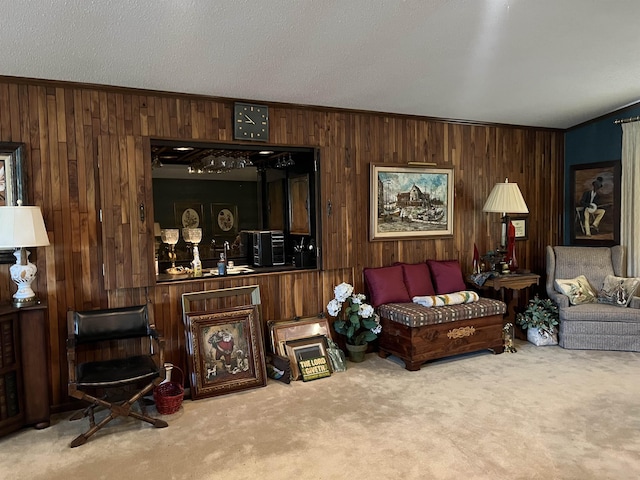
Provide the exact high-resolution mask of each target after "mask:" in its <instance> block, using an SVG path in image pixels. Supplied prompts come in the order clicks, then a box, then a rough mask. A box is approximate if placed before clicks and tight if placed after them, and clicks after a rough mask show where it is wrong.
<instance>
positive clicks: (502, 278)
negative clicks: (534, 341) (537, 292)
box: [474, 273, 540, 338]
mask: <svg viewBox="0 0 640 480" xmlns="http://www.w3.org/2000/svg"><path fill="white" fill-rule="evenodd" d="M539 282H540V275H537V274H535V273H507V274H505V275H497V276H495V277H493V278H488V279H487V280H486V281H485V282H484V284H483V285H482V286H480V285H476V284H474V286H475V287H476V288H479V289H481V290H489V289H493V290H494V291H496V292H500V300H502V301H503V302H504V303H506V304H507V313H506V316H505V318H506V319H507V321H509V322H511V323H513V324H514V326H515V324H516V323H515V321H516V307H518V306H519V303H520V290H523V289H525V288H529V287H531V286H533V285H538V284H539ZM507 290H509V295H507ZM516 332H517V334H518V337H519V338H526V336H524V335H523V334H522V331H521V329H518V328H516Z"/></svg>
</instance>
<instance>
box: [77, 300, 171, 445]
mask: <svg viewBox="0 0 640 480" xmlns="http://www.w3.org/2000/svg"><path fill="white" fill-rule="evenodd" d="M149 313H150V312H149V308H148V307H147V305H138V306H134V307H124V308H113V309H103V310H92V311H84V312H74V311H70V312H69V313H68V315H67V327H68V332H69V334H68V337H67V360H68V364H69V387H68V388H69V395H70V396H72V397H74V398H78V399H80V400H84V401H87V402H89V403H90V405H89V407H87V408H86V409H85V410H84V411H82V412H81V414H80V415H77V414H76V415H74V416H72V417H71V420H76V419H78V418H82V417H85V416H88V417H89V421H90V428H89V430H87V431H86V432H85V433H83V434H81V435H79V436H78V437H76V438H75V439H74V440H73V441H72V442H71V446H72V447H77V446H79V445H82V444H84V443H85V442H86V441H87V440H88V438H89V437H90V436H91V435H93V434H94V433H96V432H97V431H98V430H100V429H101V428H102V427H104V426H105V425H106V424H107V423H109V422H110V421H111V420H113V419H115V418H117V417H126V416H129V417H133V418H137V419H138V420H142V421H144V422H147V423H150V424H151V425H153V426H154V427H156V428H162V427H166V426H168V425H167V422H165V421H164V420H160V419H157V418H153V417H150V416H149V415H147V413H146V409H145V405H144V402H143V401H141V400H142V399H143V397H144V395H146V394H147V393H149V392H150V391H152V390H153V388H154V387H155V386H156V385H158V384H160V382H162V380H164V378H165V376H166V371H165V369H164V340H163V339H162V336H161V335H160V334H159V333H158V332H156V330H155V329H154V328H153V325H152V324H151V322H150V321H149ZM114 342H116V343H117V348H114V346H113V343H114ZM120 352H124V354H122V355H120V356H118V353H120ZM96 357H97V358H106V359H105V360H95V358H96ZM79 358H83V359H85V361H80V360H79ZM124 387H129V388H124ZM115 389H118V391H119V392H118V393H119V395H118V396H113V395H110V390H111V391H113V390H115ZM122 390H124V391H129V390H132V391H133V393H132V394H131V396H130V397H129V398H128V400H127V399H125V400H122ZM111 393H113V392H111ZM127 396H129V395H127ZM116 398H117V399H116ZM136 402H137V403H138V404H139V406H140V412H138V411H136V410H134V409H133V408H132V407H133V405H134V404H135V403H136ZM97 407H104V408H105V409H108V410H109V413H108V415H107V416H106V418H104V419H102V420H101V421H100V422H99V423H97V424H96V422H95V416H94V411H95V409H96V408H97Z"/></svg>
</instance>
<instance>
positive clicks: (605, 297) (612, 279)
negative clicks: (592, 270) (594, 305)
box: [598, 275, 640, 307]
mask: <svg viewBox="0 0 640 480" xmlns="http://www.w3.org/2000/svg"><path fill="white" fill-rule="evenodd" d="M638 286H640V278H633V277H632V278H624V277H616V276H614V275H607V276H606V277H605V279H604V285H603V286H602V289H601V290H600V291H599V292H598V303H608V304H611V305H615V306H617V307H627V306H629V302H631V299H632V298H633V295H634V294H635V293H636V291H637V290H638Z"/></svg>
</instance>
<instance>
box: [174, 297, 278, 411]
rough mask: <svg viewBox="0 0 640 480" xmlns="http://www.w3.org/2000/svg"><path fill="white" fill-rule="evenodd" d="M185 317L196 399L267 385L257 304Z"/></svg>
mask: <svg viewBox="0 0 640 480" xmlns="http://www.w3.org/2000/svg"><path fill="white" fill-rule="evenodd" d="M185 316H186V327H187V330H188V337H187V343H188V344H187V352H188V354H189V359H190V364H189V373H190V378H191V397H192V398H193V399H194V400H197V399H199V398H204V397H211V396H215V395H223V394H225V393H229V392H235V391H239V390H245V389H248V388H255V387H264V386H265V385H266V384H267V371H266V363H265V358H264V348H263V341H262V336H261V334H260V332H261V330H260V325H259V315H258V307H257V306H256V305H243V306H238V307H229V308H223V309H220V310H216V311H211V312H189V313H186V314H185Z"/></svg>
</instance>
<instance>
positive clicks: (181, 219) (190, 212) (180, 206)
mask: <svg viewBox="0 0 640 480" xmlns="http://www.w3.org/2000/svg"><path fill="white" fill-rule="evenodd" d="M173 208H174V212H175V216H176V226H177V227H178V228H180V229H183V228H198V227H200V228H202V204H201V203H197V202H176V203H175V204H174V207H173Z"/></svg>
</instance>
